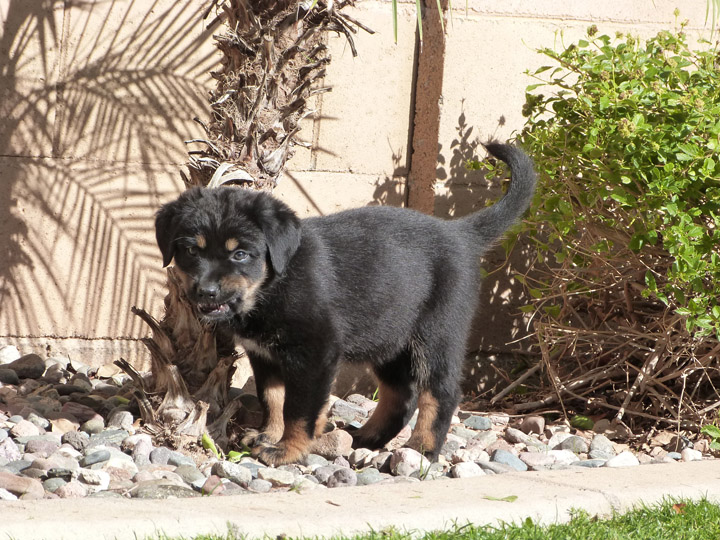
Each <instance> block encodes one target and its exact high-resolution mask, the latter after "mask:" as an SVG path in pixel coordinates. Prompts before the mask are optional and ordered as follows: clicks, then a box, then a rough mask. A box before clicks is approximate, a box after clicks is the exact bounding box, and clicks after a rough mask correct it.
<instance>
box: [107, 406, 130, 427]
mask: <svg viewBox="0 0 720 540" xmlns="http://www.w3.org/2000/svg"><path fill="white" fill-rule="evenodd" d="M133 421H134V420H133V415H132V413H131V412H130V411H123V410H115V411H113V412H112V413H110V416H109V418H108V421H107V424H106V426H107V427H108V428H116V429H118V428H119V429H123V430H125V431H127V432H128V433H131V432H134V431H135V428H134V427H133Z"/></svg>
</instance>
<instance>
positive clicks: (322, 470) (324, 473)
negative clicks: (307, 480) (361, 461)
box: [313, 464, 342, 484]
mask: <svg viewBox="0 0 720 540" xmlns="http://www.w3.org/2000/svg"><path fill="white" fill-rule="evenodd" d="M340 469H342V467H340V466H338V465H333V464H330V465H327V466H325V467H318V468H317V469H315V471H313V476H315V478H317V480H318V482H320V483H321V484H325V483H327V481H328V478H330V477H331V476H332V475H333V473H334V472H335V471H338V470H340Z"/></svg>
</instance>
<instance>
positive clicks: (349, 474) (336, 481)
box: [327, 468, 357, 488]
mask: <svg viewBox="0 0 720 540" xmlns="http://www.w3.org/2000/svg"><path fill="white" fill-rule="evenodd" d="M356 484H357V474H356V473H355V471H353V470H352V469H345V468H343V469H338V470H337V471H335V472H334V473H332V474H331V475H330V478H328V480H327V487H329V488H335V487H352V486H354V485H356Z"/></svg>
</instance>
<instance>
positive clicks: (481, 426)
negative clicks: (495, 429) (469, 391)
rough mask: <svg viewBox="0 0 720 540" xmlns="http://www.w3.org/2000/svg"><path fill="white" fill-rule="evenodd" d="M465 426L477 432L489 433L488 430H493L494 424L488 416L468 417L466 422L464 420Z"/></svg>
mask: <svg viewBox="0 0 720 540" xmlns="http://www.w3.org/2000/svg"><path fill="white" fill-rule="evenodd" d="M463 425H464V426H465V427H467V428H470V429H474V430H476V431H487V430H488V429H492V422H491V421H490V418H488V417H486V416H477V415H473V416H468V417H467V418H466V419H465V420H463Z"/></svg>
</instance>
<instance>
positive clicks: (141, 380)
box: [117, 0, 371, 448]
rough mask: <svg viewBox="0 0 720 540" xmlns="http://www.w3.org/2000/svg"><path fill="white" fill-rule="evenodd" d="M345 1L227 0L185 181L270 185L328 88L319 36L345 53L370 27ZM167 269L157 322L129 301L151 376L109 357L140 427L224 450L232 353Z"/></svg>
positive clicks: (234, 405)
mask: <svg viewBox="0 0 720 540" xmlns="http://www.w3.org/2000/svg"><path fill="white" fill-rule="evenodd" d="M218 3H219V1H218V0H214V1H213V5H212V6H211V9H210V10H209V11H212V10H213V9H216V10H217V9H218ZM350 3H351V2H349V1H345V2H332V1H328V2H327V3H325V2H321V1H318V2H317V3H313V2H304V3H298V2H297V1H295V0H293V1H290V0H282V1H276V0H256V1H252V0H227V1H226V2H224V3H222V5H220V6H219V10H221V14H220V15H219V16H220V17H223V18H224V19H225V23H226V25H225V28H226V31H225V33H224V34H223V35H219V36H215V40H216V41H217V46H218V48H219V49H220V51H222V53H223V58H222V61H221V64H222V66H221V69H220V70H218V71H217V72H213V73H212V75H213V77H214V78H215V79H216V80H217V88H216V89H215V91H214V92H212V94H211V107H212V117H211V118H210V120H209V121H208V122H201V121H200V120H198V119H196V120H197V121H198V122H199V123H200V124H201V125H202V126H203V128H204V131H205V135H204V137H203V138H200V139H194V140H193V141H192V142H195V143H201V145H202V147H203V148H202V150H198V151H192V152H190V160H189V163H188V169H189V175H185V174H183V173H181V174H182V176H183V180H184V181H185V183H186V185H187V186H188V187H192V186H208V187H217V186H219V185H223V184H225V185H227V184H235V185H239V186H242V187H245V188H252V189H265V190H271V189H273V187H274V186H275V185H276V183H277V179H278V176H279V175H280V174H281V172H282V170H283V167H284V166H285V163H286V161H287V160H288V159H289V158H290V157H291V155H292V153H293V146H294V145H295V144H296V141H295V137H296V135H297V134H298V132H299V131H300V123H301V121H302V119H303V118H305V117H306V116H308V115H309V114H312V112H313V111H312V110H309V109H308V101H309V99H310V98H312V96H314V95H316V94H319V93H322V92H327V91H329V90H330V89H329V88H327V87H324V86H323V85H322V82H323V79H324V76H325V69H326V66H327V65H328V64H329V63H330V57H329V55H328V53H327V47H326V45H325V44H324V43H323V41H322V38H323V36H324V34H325V33H327V32H330V31H334V32H338V33H342V34H344V35H345V36H346V37H347V39H348V42H349V44H350V47H351V49H352V51H353V55H355V54H356V51H355V47H354V43H353V38H352V35H353V33H355V32H357V28H358V27H359V28H362V29H364V30H366V31H370V30H369V29H368V28H366V27H364V26H362V25H361V24H360V23H358V22H357V21H355V20H353V19H351V18H350V17H348V16H347V15H343V14H341V13H340V10H341V9H342V8H343V7H345V6H346V5H347V4H350ZM370 32H371V31H370ZM167 275H168V294H167V296H166V298H165V307H166V311H165V314H164V317H163V318H162V320H160V321H158V320H156V319H155V318H153V317H152V316H151V315H150V314H148V313H147V312H145V311H144V310H142V309H139V308H133V312H134V313H135V314H136V315H138V316H139V317H141V318H142V319H143V321H145V322H146V323H147V324H148V326H149V327H150V328H151V330H152V337H149V338H145V339H143V342H144V344H145V345H146V346H147V348H148V350H149V351H150V355H151V373H150V374H149V376H143V375H142V374H140V373H138V372H137V371H136V370H134V369H133V368H132V366H130V365H129V364H128V363H127V362H125V361H123V360H121V361H119V362H117V364H118V365H119V366H120V367H121V368H122V369H124V370H125V371H126V372H127V373H129V374H130V375H131V377H132V378H133V380H134V386H135V389H134V393H135V396H136V398H137V401H138V405H139V408H140V412H141V416H142V419H143V422H144V424H145V428H146V429H147V430H148V431H150V432H151V433H154V434H156V435H158V436H164V437H165V438H166V439H168V438H169V439H170V440H172V441H174V442H175V444H176V445H182V444H184V443H193V442H196V441H197V439H198V437H199V436H200V435H202V434H204V433H206V432H207V433H209V435H210V436H211V437H212V438H213V439H214V440H215V442H216V445H218V446H220V447H222V448H227V446H228V444H229V443H230V442H231V435H232V434H228V423H229V422H230V421H231V419H232V417H233V415H234V414H235V413H236V412H237V411H238V410H239V409H240V408H241V407H242V404H241V402H240V398H236V399H233V400H231V399H230V398H229V397H228V391H229V389H230V383H231V380H232V377H233V374H234V372H235V367H234V364H235V361H236V359H237V358H238V357H239V354H238V352H237V351H236V350H235V346H234V343H233V338H232V336H230V335H225V334H222V333H219V332H218V331H215V330H214V329H213V328H212V327H210V326H208V325H205V324H203V323H202V322H200V321H199V319H198V317H197V314H196V313H195V311H194V309H193V307H192V306H191V305H190V304H189V302H187V299H186V298H185V296H184V293H183V289H182V287H181V282H180V277H179V275H178V274H177V272H175V270H174V268H173V267H169V268H168V272H167Z"/></svg>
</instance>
